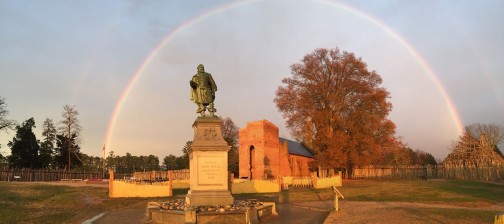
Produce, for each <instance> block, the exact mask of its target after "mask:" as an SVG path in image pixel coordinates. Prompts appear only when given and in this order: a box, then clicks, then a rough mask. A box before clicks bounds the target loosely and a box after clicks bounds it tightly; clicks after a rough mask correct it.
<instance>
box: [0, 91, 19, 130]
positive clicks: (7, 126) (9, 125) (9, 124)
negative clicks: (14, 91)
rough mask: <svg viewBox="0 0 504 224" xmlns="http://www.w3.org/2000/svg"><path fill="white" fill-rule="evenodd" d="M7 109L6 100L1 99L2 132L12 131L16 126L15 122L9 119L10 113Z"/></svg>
mask: <svg viewBox="0 0 504 224" xmlns="http://www.w3.org/2000/svg"><path fill="white" fill-rule="evenodd" d="M6 107H7V103H5V99H4V98H2V97H0V131H2V130H3V131H7V130H12V129H14V127H15V126H16V122H15V121H13V120H9V119H7V115H8V114H9V111H8V110H7V108H6Z"/></svg>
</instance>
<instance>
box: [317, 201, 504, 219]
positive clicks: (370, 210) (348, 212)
mask: <svg viewBox="0 0 504 224" xmlns="http://www.w3.org/2000/svg"><path fill="white" fill-rule="evenodd" d="M326 203H328V204H329V203H332V202H326ZM340 208H341V210H340V211H339V212H332V213H331V214H329V216H328V217H327V219H326V221H325V222H324V224H331V223H392V224H394V223H398V224H399V223H478V221H477V220H471V219H456V220H453V219H449V218H447V216H445V215H439V214H436V213H431V212H426V211H425V209H436V208H440V209H456V210H467V211H468V212H469V211H494V212H495V213H498V212H499V211H500V212H502V211H504V203H500V204H497V205H491V206H486V207H462V206H453V205H445V204H422V203H409V202H364V201H362V202H361V201H340ZM455 218H456V217H455ZM491 218H492V219H493V217H491Z"/></svg>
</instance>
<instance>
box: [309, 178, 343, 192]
mask: <svg viewBox="0 0 504 224" xmlns="http://www.w3.org/2000/svg"><path fill="white" fill-rule="evenodd" d="M312 181H313V188H315V189H321V188H330V187H331V186H336V187H341V186H342V182H341V176H339V175H338V176H333V177H325V178H317V177H314V178H313V180H312Z"/></svg>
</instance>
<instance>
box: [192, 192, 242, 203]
mask: <svg viewBox="0 0 504 224" xmlns="http://www.w3.org/2000/svg"><path fill="white" fill-rule="evenodd" d="M185 201H186V203H187V204H190V205H191V206H202V205H203V206H204V205H213V206H215V205H231V204H233V203H234V198H233V196H231V193H230V192H229V191H228V190H206V191H205V190H189V192H187V195H186V199H185Z"/></svg>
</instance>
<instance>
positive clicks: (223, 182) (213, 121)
mask: <svg viewBox="0 0 504 224" xmlns="http://www.w3.org/2000/svg"><path fill="white" fill-rule="evenodd" d="M221 127H222V120H221V119H220V118H218V117H199V118H198V119H196V121H195V122H194V124H193V128H194V139H193V143H192V147H191V149H190V150H189V170H190V176H191V177H190V190H189V192H188V193H187V196H186V203H188V204H190V205H191V206H200V205H230V204H233V202H234V199H233V197H232V196H231V193H230V192H229V189H228V171H227V167H228V159H227V158H228V150H229V148H230V146H228V145H227V143H226V141H225V140H224V138H223V137H222V130H221Z"/></svg>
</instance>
